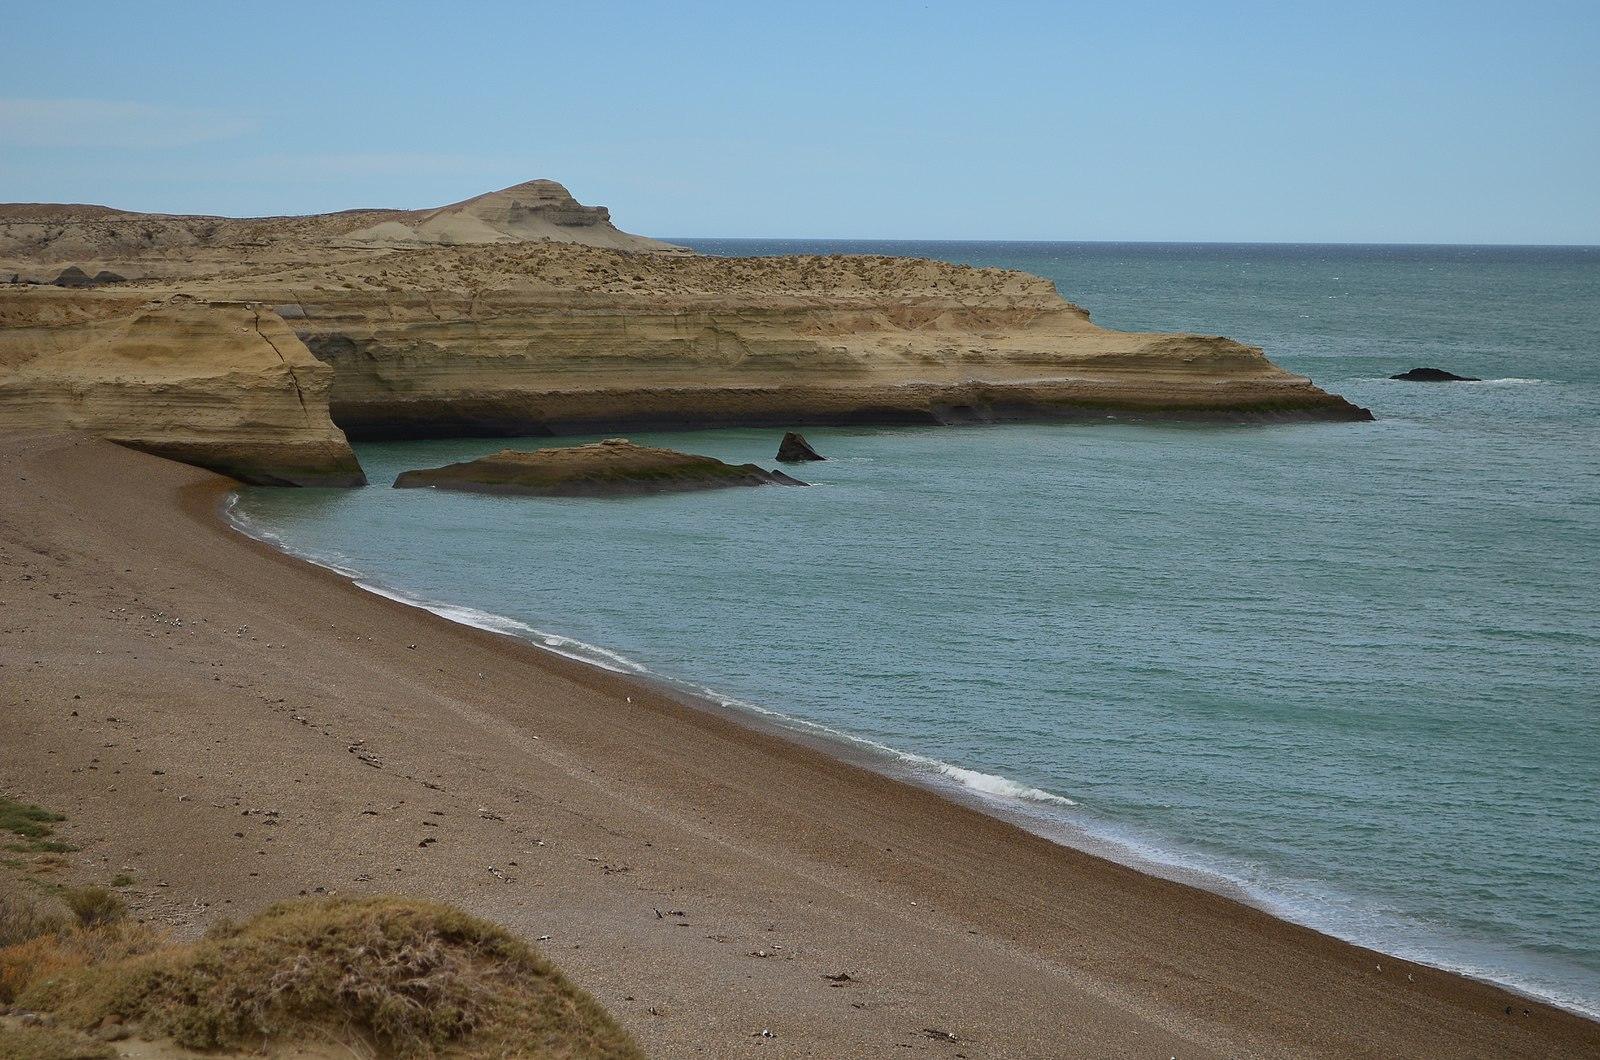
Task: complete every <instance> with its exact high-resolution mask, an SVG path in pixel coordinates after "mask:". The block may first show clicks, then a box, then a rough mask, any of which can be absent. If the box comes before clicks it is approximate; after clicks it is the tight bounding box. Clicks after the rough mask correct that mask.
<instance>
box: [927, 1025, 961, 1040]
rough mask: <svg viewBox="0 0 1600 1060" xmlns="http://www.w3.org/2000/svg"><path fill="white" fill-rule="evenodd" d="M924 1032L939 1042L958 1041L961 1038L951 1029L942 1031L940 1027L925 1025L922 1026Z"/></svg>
mask: <svg viewBox="0 0 1600 1060" xmlns="http://www.w3.org/2000/svg"><path fill="white" fill-rule="evenodd" d="M922 1033H923V1034H926V1035H927V1036H928V1037H930V1038H932V1039H933V1040H934V1041H937V1042H958V1041H960V1040H961V1039H959V1038H957V1037H956V1036H955V1035H954V1034H951V1033H950V1032H949V1031H942V1030H940V1029H939V1028H938V1027H924V1028H922Z"/></svg>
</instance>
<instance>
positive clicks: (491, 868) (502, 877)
mask: <svg viewBox="0 0 1600 1060" xmlns="http://www.w3.org/2000/svg"><path fill="white" fill-rule="evenodd" d="M489 875H491V876H493V877H494V878H495V879H497V880H502V881H504V882H506V883H510V882H511V877H509V876H507V875H506V874H505V873H503V872H501V871H500V870H499V869H497V868H495V867H494V866H493V865H490V866H489Z"/></svg>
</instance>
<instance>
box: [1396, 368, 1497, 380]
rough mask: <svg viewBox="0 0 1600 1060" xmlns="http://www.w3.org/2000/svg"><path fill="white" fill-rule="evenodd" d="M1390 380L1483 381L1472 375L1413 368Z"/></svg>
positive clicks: (1437, 369)
mask: <svg viewBox="0 0 1600 1060" xmlns="http://www.w3.org/2000/svg"><path fill="white" fill-rule="evenodd" d="M1389 378H1390V379H1402V380H1404V381H1405V382H1408V383H1481V382H1483V380H1482V379H1479V378H1477V377H1476V376H1471V375H1456V374H1455V373H1454V372H1447V371H1445V370H1444V369H1443V368H1413V369H1411V370H1410V371H1409V372H1401V373H1400V374H1399V375H1391V376H1390V377H1389Z"/></svg>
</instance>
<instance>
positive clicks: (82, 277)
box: [50, 265, 94, 287]
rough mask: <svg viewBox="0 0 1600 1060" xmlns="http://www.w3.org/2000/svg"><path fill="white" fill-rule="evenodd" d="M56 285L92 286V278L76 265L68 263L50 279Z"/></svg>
mask: <svg viewBox="0 0 1600 1060" xmlns="http://www.w3.org/2000/svg"><path fill="white" fill-rule="evenodd" d="M50 282H51V283H53V284H55V285H56V286H57V287H93V286H94V280H93V279H92V278H90V276H89V274H88V273H86V272H84V271H83V270H82V269H80V268H78V267H77V266H76V265H68V266H67V267H66V268H64V269H62V270H61V274H60V275H59V276H57V277H56V278H55V279H53V280H51V281H50Z"/></svg>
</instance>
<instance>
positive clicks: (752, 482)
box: [394, 438, 805, 497]
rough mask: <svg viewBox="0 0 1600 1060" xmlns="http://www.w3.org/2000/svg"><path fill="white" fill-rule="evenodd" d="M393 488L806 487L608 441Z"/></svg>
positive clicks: (593, 492) (413, 474) (409, 476)
mask: <svg viewBox="0 0 1600 1060" xmlns="http://www.w3.org/2000/svg"><path fill="white" fill-rule="evenodd" d="M394 485H395V488H396V489H417V488H421V487H432V488H435V489H447V490H463V491H466V492H469V493H502V494H523V495H528V496H540V497H623V496H637V495H639V494H646V493H676V492H683V491H686V490H708V489H725V488H727V487H730V486H803V485H805V483H804V482H800V481H798V480H797V479H792V478H790V477H789V476H788V475H785V474H783V473H782V472H781V471H767V470H765V469H763V468H761V467H758V466H757V465H755V464H737V465H736V464H725V463H723V462H722V461H721V460H718V459H716V458H715V457H709V456H696V455H694V454H692V453H680V452H677V451H676V450H673V449H654V448H650V447H648V446H642V445H634V444H633V443H632V442H630V441H627V440H626V439H623V438H611V439H607V440H606V441H604V442H600V443H599V444H597V445H579V446H573V447H571V448H566V449H540V450H536V451H534V452H523V451H521V450H517V449H503V450H501V451H500V452H498V453H494V454H492V455H490V456H485V457H480V458H479V459H477V460H468V461H464V462H462V463H459V464H450V465H447V466H445V467H436V468H426V469H421V470H416V471H405V472H402V473H401V474H400V477H398V478H396V479H395V480H394Z"/></svg>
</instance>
